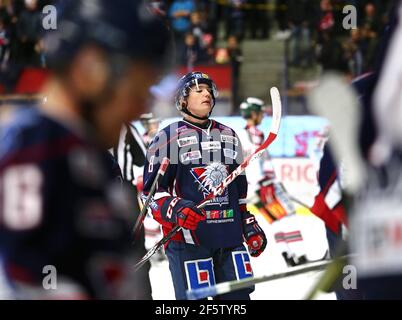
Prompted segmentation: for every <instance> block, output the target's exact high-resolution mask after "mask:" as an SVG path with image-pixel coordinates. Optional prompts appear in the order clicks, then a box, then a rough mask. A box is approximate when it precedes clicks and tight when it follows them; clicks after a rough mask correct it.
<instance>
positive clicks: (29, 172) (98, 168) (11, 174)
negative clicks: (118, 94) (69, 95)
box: [0, 108, 133, 298]
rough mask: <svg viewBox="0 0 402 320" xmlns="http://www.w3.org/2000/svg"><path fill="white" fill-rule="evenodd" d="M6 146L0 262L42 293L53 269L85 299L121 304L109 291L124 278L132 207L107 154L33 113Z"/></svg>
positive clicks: (23, 115)
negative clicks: (47, 272)
mask: <svg viewBox="0 0 402 320" xmlns="http://www.w3.org/2000/svg"><path fill="white" fill-rule="evenodd" d="M0 141H1V144H0V254H1V256H2V259H3V262H4V268H5V271H6V275H7V276H8V278H9V279H10V280H11V281H18V282H23V283H28V284H31V285H39V286H41V284H42V280H43V277H44V273H43V268H44V267H45V266H49V265H51V266H54V267H55V268H56V270H57V274H58V276H59V277H64V278H68V279H70V280H72V281H73V282H74V283H76V284H78V285H79V286H80V287H81V288H83V291H84V292H85V295H86V297H93V298H113V297H116V296H114V295H113V294H114V293H115V292H113V293H112V292H111V291H108V290H109V289H110V290H112V289H111V287H113V286H114V284H113V280H116V279H117V278H116V277H115V276H116V274H119V275H120V276H121V275H122V274H124V270H123V269H124V268H123V267H122V266H123V260H124V259H125V258H126V257H127V256H126V255H125V254H126V253H127V252H129V251H130V243H131V239H130V238H131V237H130V235H131V231H130V228H131V226H132V222H133V221H130V220H132V219H130V215H132V209H131V208H132V207H131V205H130V203H131V202H132V199H130V198H129V196H130V194H129V193H126V192H125V191H124V189H123V187H122V185H121V183H120V181H118V179H116V176H117V175H118V172H116V170H118V169H116V164H115V163H113V158H112V157H111V155H110V154H109V152H107V151H106V150H102V149H100V148H97V147H96V146H95V145H96V144H95V143H94V142H93V141H92V142H91V141H89V139H87V138H84V137H82V136H78V135H77V134H75V133H73V132H72V131H71V130H70V129H68V128H66V127H65V126H63V125H61V124H60V123H58V122H55V121H54V120H52V119H50V118H48V117H46V116H44V115H42V114H41V113H40V112H39V111H37V109H35V108H32V109H29V110H21V111H18V112H17V116H16V119H15V121H13V122H12V123H11V124H10V125H9V126H8V127H7V128H4V129H3V130H2V136H1V139H0ZM117 168H118V167H117ZM111 274H113V275H114V276H113V277H114V278H113V277H111V276H110V275H111ZM120 276H119V277H120ZM112 278H113V279H112ZM108 284H110V286H109V288H108V289H107V287H108ZM115 289H116V288H113V290H115Z"/></svg>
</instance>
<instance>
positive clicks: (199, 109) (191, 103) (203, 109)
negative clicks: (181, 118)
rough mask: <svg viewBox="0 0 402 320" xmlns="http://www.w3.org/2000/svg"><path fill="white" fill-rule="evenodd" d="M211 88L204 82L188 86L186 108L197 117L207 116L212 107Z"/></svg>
mask: <svg viewBox="0 0 402 320" xmlns="http://www.w3.org/2000/svg"><path fill="white" fill-rule="evenodd" d="M212 103H213V100H212V93H211V88H210V87H209V86H208V85H207V84H204V83H201V84H199V85H198V88H197V87H196V86H195V85H194V86H192V87H190V92H189V95H188V98H187V109H188V110H189V111H190V112H191V113H192V114H194V115H196V116H198V117H207V116H208V114H209V113H210V112H211V109H212Z"/></svg>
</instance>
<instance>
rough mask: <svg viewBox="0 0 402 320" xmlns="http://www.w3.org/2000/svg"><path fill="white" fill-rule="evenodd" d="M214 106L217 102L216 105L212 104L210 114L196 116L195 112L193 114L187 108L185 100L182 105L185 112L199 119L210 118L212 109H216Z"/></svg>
mask: <svg viewBox="0 0 402 320" xmlns="http://www.w3.org/2000/svg"><path fill="white" fill-rule="evenodd" d="M214 106H215V103H214V105H213V106H212V108H211V111H210V112H209V113H208V115H207V116H206V117H199V116H196V115H195V114H192V113H191V112H190V111H189V110H188V109H187V102H184V101H183V103H182V105H181V112H184V113H185V114H187V115H189V116H191V117H193V118H195V119H197V120H208V119H209V117H210V116H211V113H212V110H214Z"/></svg>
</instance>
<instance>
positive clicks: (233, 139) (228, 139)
mask: <svg viewBox="0 0 402 320" xmlns="http://www.w3.org/2000/svg"><path fill="white" fill-rule="evenodd" d="M221 142H228V143H231V144H234V145H235V146H238V145H239V139H237V138H236V137H233V136H228V135H224V134H223V135H221Z"/></svg>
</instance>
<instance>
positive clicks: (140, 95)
mask: <svg viewBox="0 0 402 320" xmlns="http://www.w3.org/2000/svg"><path fill="white" fill-rule="evenodd" d="M158 76H159V72H158V71H157V70H156V68H154V67H152V66H151V65H148V64H146V63H136V64H132V66H131V67H130V68H129V70H128V72H127V73H126V75H125V76H124V77H123V78H121V79H120V80H119V81H117V82H116V84H115V87H114V90H115V91H114V94H113V98H112V99H111V100H110V102H109V103H108V104H107V105H105V106H104V107H103V108H102V110H103V118H104V121H105V122H106V123H107V124H106V130H105V132H104V133H103V138H104V140H105V142H106V143H107V144H109V145H110V144H111V143H112V144H113V143H115V142H117V141H118V137H119V133H120V129H121V126H122V125H123V123H125V122H131V121H133V120H134V119H138V118H139V117H140V115H141V114H143V113H146V112H147V111H148V105H149V103H148V102H149V99H150V91H149V88H150V86H152V85H153V84H155V83H156V82H157V79H158Z"/></svg>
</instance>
